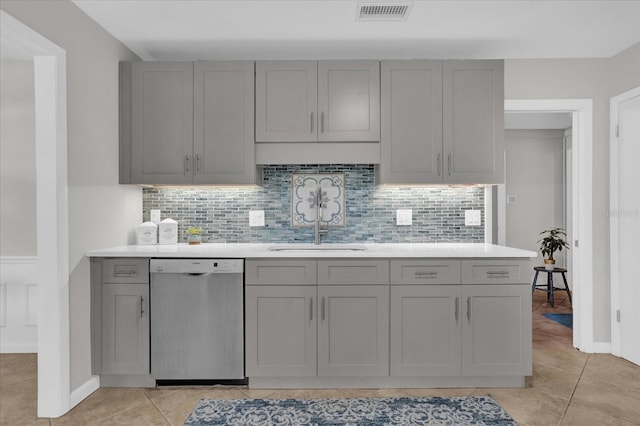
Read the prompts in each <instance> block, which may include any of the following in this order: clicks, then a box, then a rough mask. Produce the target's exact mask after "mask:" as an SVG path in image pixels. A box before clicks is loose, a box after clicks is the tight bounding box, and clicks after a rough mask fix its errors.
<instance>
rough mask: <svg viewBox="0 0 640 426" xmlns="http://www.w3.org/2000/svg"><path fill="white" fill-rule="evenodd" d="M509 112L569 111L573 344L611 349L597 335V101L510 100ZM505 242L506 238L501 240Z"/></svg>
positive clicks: (501, 212)
mask: <svg viewBox="0 0 640 426" xmlns="http://www.w3.org/2000/svg"><path fill="white" fill-rule="evenodd" d="M504 109H505V112H569V113H571V121H572V131H573V150H572V162H573V170H572V176H571V188H572V195H573V199H572V200H571V202H572V214H571V226H572V231H571V232H572V235H573V240H574V241H571V242H570V244H571V248H572V250H571V259H572V262H573V269H574V270H573V271H572V274H573V283H574V288H573V293H574V294H573V346H574V347H576V348H578V349H580V350H581V351H582V352H589V353H593V352H609V350H610V348H609V347H608V344H607V345H602V344H600V343H598V344H596V343H595V342H594V338H593V267H592V265H593V100H592V99H506V100H505V101H504ZM498 231H499V235H500V236H501V238H505V236H506V233H505V232H506V202H505V200H504V197H499V198H498ZM500 243H504V239H503V240H502V241H500Z"/></svg>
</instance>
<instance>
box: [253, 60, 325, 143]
mask: <svg viewBox="0 0 640 426" xmlns="http://www.w3.org/2000/svg"><path fill="white" fill-rule="evenodd" d="M317 79H318V67H317V62H316V61H263V62H256V142H315V141H316V140H317V139H318V134H317V128H318V127H317V125H316V118H317V105H318V90H317Z"/></svg>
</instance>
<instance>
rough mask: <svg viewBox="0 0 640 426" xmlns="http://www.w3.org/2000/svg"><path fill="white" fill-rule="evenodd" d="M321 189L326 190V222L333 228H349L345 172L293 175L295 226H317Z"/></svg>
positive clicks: (293, 216) (293, 224)
mask: <svg viewBox="0 0 640 426" xmlns="http://www.w3.org/2000/svg"><path fill="white" fill-rule="evenodd" d="M318 186H320V187H321V188H322V221H323V222H325V223H326V224H327V225H329V226H345V219H346V218H345V195H344V173H315V174H306V173H304V174H303V173H293V174H292V175H291V225H292V226H294V227H299V226H314V225H315V220H316V209H317V206H316V188H317V187H318Z"/></svg>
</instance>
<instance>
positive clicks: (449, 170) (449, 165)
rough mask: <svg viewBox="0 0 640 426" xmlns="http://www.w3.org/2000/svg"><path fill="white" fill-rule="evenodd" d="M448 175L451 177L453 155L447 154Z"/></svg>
mask: <svg viewBox="0 0 640 426" xmlns="http://www.w3.org/2000/svg"><path fill="white" fill-rule="evenodd" d="M447 173H449V176H451V154H447Z"/></svg>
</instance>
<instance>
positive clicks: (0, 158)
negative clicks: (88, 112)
mask: <svg viewBox="0 0 640 426" xmlns="http://www.w3.org/2000/svg"><path fill="white" fill-rule="evenodd" d="M34 91H35V86H34V81H33V61H27V60H1V61H0V162H1V163H0V185H1V188H0V256H36V255H37V246H36V242H37V240H36V158H35V146H36V145H35V143H36V142H35V141H36V133H35V132H36V128H35V93H34Z"/></svg>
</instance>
